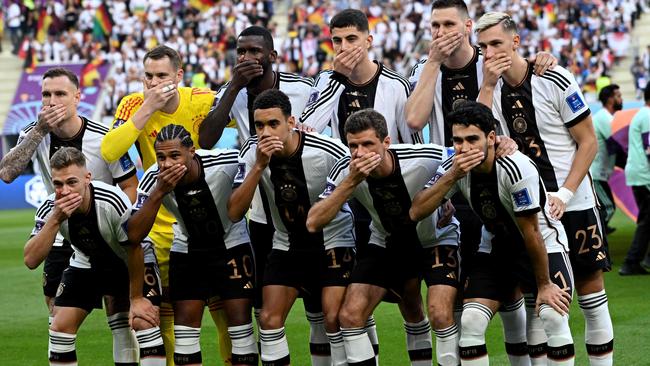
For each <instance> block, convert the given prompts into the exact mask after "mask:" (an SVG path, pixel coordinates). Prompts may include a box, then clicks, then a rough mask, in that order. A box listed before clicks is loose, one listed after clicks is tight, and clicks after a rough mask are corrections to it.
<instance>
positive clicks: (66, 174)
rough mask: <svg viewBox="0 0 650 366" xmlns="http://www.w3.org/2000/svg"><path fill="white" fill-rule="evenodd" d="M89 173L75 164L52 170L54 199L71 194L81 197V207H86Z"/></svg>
mask: <svg viewBox="0 0 650 366" xmlns="http://www.w3.org/2000/svg"><path fill="white" fill-rule="evenodd" d="M90 177H91V175H90V172H89V171H88V169H86V167H83V166H78V165H76V164H72V165H69V166H67V167H65V168H63V169H52V184H53V185H54V194H55V197H56V199H60V198H63V197H65V196H68V195H70V194H72V193H77V194H79V195H80V196H81V197H83V199H84V202H82V203H81V206H86V203H87V202H85V200H86V199H87V197H86V191H87V190H88V185H90V179H91V178H90Z"/></svg>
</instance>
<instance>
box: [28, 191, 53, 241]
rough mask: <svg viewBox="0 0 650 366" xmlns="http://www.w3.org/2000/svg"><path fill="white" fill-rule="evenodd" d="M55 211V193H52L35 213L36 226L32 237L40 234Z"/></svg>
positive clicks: (31, 234)
mask: <svg viewBox="0 0 650 366" xmlns="http://www.w3.org/2000/svg"><path fill="white" fill-rule="evenodd" d="M53 211H54V195H53V194H52V195H50V196H49V197H48V198H47V199H46V200H45V201H44V202H43V203H42V204H41V206H40V207H39V208H38V210H36V215H34V228H32V232H31V233H30V237H32V236H34V235H36V234H38V233H39V232H40V231H41V229H43V226H45V223H46V222H47V220H48V219H49V218H50V215H52V212H53Z"/></svg>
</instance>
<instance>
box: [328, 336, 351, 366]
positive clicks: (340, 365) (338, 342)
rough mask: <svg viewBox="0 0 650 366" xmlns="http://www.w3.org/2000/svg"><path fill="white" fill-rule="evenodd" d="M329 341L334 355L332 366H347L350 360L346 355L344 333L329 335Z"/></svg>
mask: <svg viewBox="0 0 650 366" xmlns="http://www.w3.org/2000/svg"><path fill="white" fill-rule="evenodd" d="M327 339H328V340H329V342H330V350H331V354H332V366H347V364H348V359H347V356H346V355H345V344H344V343H343V333H341V331H338V332H336V333H327Z"/></svg>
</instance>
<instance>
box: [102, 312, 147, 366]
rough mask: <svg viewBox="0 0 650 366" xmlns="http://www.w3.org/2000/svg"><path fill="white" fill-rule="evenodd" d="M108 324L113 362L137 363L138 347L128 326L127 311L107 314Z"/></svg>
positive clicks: (133, 333)
mask: <svg viewBox="0 0 650 366" xmlns="http://www.w3.org/2000/svg"><path fill="white" fill-rule="evenodd" d="M108 326H109V327H110V328H111V333H113V360H114V361H115V363H116V364H117V363H130V364H133V363H137V362H138V361H139V360H140V349H139V348H138V339H137V338H136V336H135V332H134V331H133V330H132V329H131V327H130V326H129V313H127V312H124V313H116V314H113V315H111V316H109V317H108Z"/></svg>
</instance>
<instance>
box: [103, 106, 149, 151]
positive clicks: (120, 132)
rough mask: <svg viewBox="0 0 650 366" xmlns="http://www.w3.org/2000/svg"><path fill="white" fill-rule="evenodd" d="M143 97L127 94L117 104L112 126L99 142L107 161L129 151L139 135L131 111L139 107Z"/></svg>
mask: <svg viewBox="0 0 650 366" xmlns="http://www.w3.org/2000/svg"><path fill="white" fill-rule="evenodd" d="M142 104H143V99H142V98H141V97H139V96H133V95H132V96H127V97H125V98H122V101H121V102H120V104H119V105H118V106H117V110H116V111H115V118H114V120H113V128H111V130H110V131H108V133H107V134H106V135H105V136H104V138H103V139H102V144H101V148H100V151H101V154H102V158H103V159H104V160H106V161H107V162H109V163H113V162H116V161H117V160H119V159H120V158H121V157H123V156H124V154H126V153H127V152H128V151H129V148H130V147H131V145H133V144H134V143H135V142H136V140H137V139H138V137H139V136H140V132H142V131H141V129H139V128H137V127H136V125H135V123H134V120H133V118H134V117H135V116H134V114H133V111H134V110H136V109H138V108H141V107H142Z"/></svg>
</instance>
